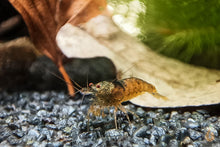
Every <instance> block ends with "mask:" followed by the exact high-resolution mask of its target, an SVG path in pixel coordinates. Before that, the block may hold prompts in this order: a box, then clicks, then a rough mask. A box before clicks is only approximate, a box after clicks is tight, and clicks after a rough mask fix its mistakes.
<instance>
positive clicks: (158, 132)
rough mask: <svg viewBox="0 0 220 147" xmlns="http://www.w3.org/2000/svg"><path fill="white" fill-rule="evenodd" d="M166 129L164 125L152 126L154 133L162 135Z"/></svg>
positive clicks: (158, 135)
mask: <svg viewBox="0 0 220 147" xmlns="http://www.w3.org/2000/svg"><path fill="white" fill-rule="evenodd" d="M165 134H166V133H165V130H164V129H163V128H162V127H156V126H155V127H153V128H152V135H154V136H157V137H161V136H162V135H165Z"/></svg>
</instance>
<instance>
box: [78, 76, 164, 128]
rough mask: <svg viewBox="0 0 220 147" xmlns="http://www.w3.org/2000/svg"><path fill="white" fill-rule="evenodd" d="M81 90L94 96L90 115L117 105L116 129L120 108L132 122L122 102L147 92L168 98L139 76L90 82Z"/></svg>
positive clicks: (89, 111) (98, 113)
mask: <svg viewBox="0 0 220 147" xmlns="http://www.w3.org/2000/svg"><path fill="white" fill-rule="evenodd" d="M81 92H82V93H84V94H89V93H90V94H92V95H93V97H94V101H93V102H92V105H91V106H90V108H89V110H88V116H89V114H90V113H92V114H94V115H96V116H98V115H101V114H102V115H104V112H103V111H102V109H104V108H106V107H108V108H109V107H112V106H114V107H115V110H114V119H115V127H116V129H117V120H116V112H117V110H118V109H120V110H121V111H122V112H124V113H125V115H126V117H127V119H128V121H129V122H130V120H129V117H128V114H127V112H126V109H125V108H124V107H123V106H122V105H121V103H122V102H125V101H128V100H131V99H133V98H134V97H136V96H139V95H141V94H143V93H145V92H148V93H150V94H152V95H153V96H154V97H156V98H162V99H164V100H167V98H166V97H165V96H162V95H160V94H159V93H158V92H157V90H156V88H155V87H154V86H153V85H152V84H150V83H148V82H146V81H143V80H141V79H138V78H127V79H123V80H116V81H113V82H108V81H102V82H99V83H97V84H95V85H93V84H92V83H90V84H89V87H88V88H84V89H82V90H81ZM88 120H89V118H88Z"/></svg>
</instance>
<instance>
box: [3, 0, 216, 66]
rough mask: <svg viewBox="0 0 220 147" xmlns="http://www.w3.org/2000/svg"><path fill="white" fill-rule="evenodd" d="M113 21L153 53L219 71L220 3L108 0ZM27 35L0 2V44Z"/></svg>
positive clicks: (13, 13)
mask: <svg viewBox="0 0 220 147" xmlns="http://www.w3.org/2000/svg"><path fill="white" fill-rule="evenodd" d="M108 3H109V8H110V9H111V10H112V11H113V14H114V15H113V20H114V21H115V23H116V24H118V25H119V26H120V28H121V29H122V30H124V31H125V32H127V33H129V34H131V35H133V36H136V37H138V38H139V39H140V40H141V41H142V42H143V43H145V44H146V45H147V46H149V47H150V48H151V49H152V50H154V51H156V52H158V53H161V54H163V55H166V56H168V57H172V58H176V59H178V60H181V61H183V62H186V63H190V64H194V65H200V66H205V67H208V68H215V69H220V58H219V57H220V35H219V34H220V26H219V24H220V15H219V14H220V1H219V0H212V1H207V0H183V1H180V0H169V1H165V0H157V1H154V0H108ZM26 35H28V31H27V28H26V26H25V24H24V22H23V20H22V18H21V16H20V15H19V14H18V13H17V12H16V11H15V10H14V8H13V7H12V6H11V5H10V4H9V2H8V0H1V1H0V42H3V41H7V40H11V39H13V38H17V37H18V36H26Z"/></svg>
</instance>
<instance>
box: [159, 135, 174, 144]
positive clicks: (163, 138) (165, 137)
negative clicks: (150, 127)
mask: <svg viewBox="0 0 220 147" xmlns="http://www.w3.org/2000/svg"><path fill="white" fill-rule="evenodd" d="M171 138H172V137H171V136H170V135H163V136H161V138H160V142H161V143H163V144H164V145H166V146H167V145H168V144H169V142H170V140H171ZM164 145H163V146H164Z"/></svg>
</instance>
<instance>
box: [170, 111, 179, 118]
mask: <svg viewBox="0 0 220 147" xmlns="http://www.w3.org/2000/svg"><path fill="white" fill-rule="evenodd" d="M176 115H178V112H177V111H172V112H171V115H170V117H171V118H172V117H175V116H176Z"/></svg>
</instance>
